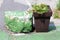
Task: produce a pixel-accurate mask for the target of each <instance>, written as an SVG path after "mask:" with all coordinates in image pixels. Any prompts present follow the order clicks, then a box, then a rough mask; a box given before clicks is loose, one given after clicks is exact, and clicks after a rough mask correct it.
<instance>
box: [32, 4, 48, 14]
mask: <svg viewBox="0 0 60 40" xmlns="http://www.w3.org/2000/svg"><path fill="white" fill-rule="evenodd" d="M32 10H33V11H34V12H37V13H39V14H43V13H45V12H48V10H49V8H48V5H45V4H35V5H32Z"/></svg>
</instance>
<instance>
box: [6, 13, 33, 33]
mask: <svg viewBox="0 0 60 40" xmlns="http://www.w3.org/2000/svg"><path fill="white" fill-rule="evenodd" d="M18 13H19V12H18ZM10 14H12V16H11V15H10ZM10 14H9V12H7V13H6V14H5V24H6V27H7V28H8V29H9V30H10V31H12V32H15V33H19V32H30V31H31V30H32V22H31V20H32V13H30V14H29V18H28V19H27V20H28V21H26V19H24V18H19V17H22V16H24V15H20V16H19V15H14V13H12V12H11V13H10ZM25 15H27V14H25ZM14 16H15V17H14ZM17 16H18V17H17Z"/></svg>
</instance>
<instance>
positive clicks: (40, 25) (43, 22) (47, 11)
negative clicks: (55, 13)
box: [32, 4, 52, 32]
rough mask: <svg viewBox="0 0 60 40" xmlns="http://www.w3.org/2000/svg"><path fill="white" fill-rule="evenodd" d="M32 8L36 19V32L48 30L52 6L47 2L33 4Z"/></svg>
mask: <svg viewBox="0 0 60 40" xmlns="http://www.w3.org/2000/svg"><path fill="white" fill-rule="evenodd" d="M32 10H33V16H34V19H35V30H36V32H46V31H48V26H49V22H50V17H51V16H52V11H51V8H50V6H48V5H46V4H35V5H32Z"/></svg>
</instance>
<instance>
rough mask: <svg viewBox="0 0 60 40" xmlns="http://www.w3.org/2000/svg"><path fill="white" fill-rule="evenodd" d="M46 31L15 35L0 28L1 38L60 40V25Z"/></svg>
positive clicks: (14, 39) (4, 39)
mask: <svg viewBox="0 0 60 40" xmlns="http://www.w3.org/2000/svg"><path fill="white" fill-rule="evenodd" d="M49 30H50V31H49V32H46V33H43V32H42V33H41V32H40V33H35V32H34V33H30V34H26V35H20V36H13V35H10V34H8V33H6V32H4V31H2V30H0V40H60V26H57V27H53V26H50V27H49Z"/></svg>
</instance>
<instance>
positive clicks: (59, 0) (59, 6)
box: [57, 0, 60, 10]
mask: <svg viewBox="0 0 60 40" xmlns="http://www.w3.org/2000/svg"><path fill="white" fill-rule="evenodd" d="M57 9H58V10H60V0H58V2H57Z"/></svg>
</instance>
